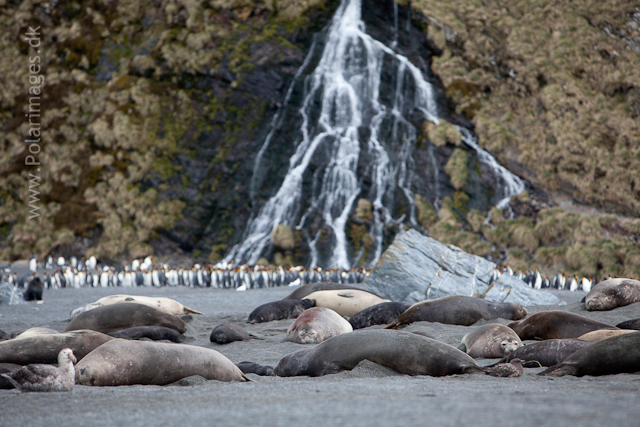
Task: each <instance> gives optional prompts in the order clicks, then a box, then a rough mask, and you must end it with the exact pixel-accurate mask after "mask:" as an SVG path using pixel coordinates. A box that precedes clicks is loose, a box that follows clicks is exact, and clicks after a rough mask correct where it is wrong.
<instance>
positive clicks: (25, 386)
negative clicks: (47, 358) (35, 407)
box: [1, 348, 77, 391]
mask: <svg viewBox="0 0 640 427" xmlns="http://www.w3.org/2000/svg"><path fill="white" fill-rule="evenodd" d="M75 362H77V360H76V357H75V356H74V355H73V351H71V349H70V348H64V349H62V350H60V353H59V354H58V366H52V365H40V364H32V365H27V366H23V367H22V368H20V369H18V370H17V371H16V372H14V373H13V374H11V375H8V374H1V375H2V376H3V377H4V378H6V379H7V380H8V381H10V382H11V383H12V384H13V385H14V386H15V388H17V389H19V390H20V391H71V390H73V386H74V384H75V370H74V369H73V364H74V363H75Z"/></svg>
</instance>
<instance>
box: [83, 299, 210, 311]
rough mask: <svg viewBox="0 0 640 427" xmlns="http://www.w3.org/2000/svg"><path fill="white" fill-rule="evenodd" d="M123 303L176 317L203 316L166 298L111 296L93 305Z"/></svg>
mask: <svg viewBox="0 0 640 427" xmlns="http://www.w3.org/2000/svg"><path fill="white" fill-rule="evenodd" d="M122 302H134V303H137V304H145V305H148V306H149V307H153V308H155V309H157V310H160V311H163V312H165V313H168V314H173V315H174V316H183V315H185V314H202V313H201V312H199V311H197V310H194V309H192V308H189V307H187V306H185V305H182V304H180V303H179V302H178V301H176V300H173V299H171V298H164V297H143V296H139V295H122V294H119V295H109V296H106V297H103V298H100V299H99V300H98V301H95V302H93V303H92V304H97V305H100V306H103V307H104V306H106V305H111V304H119V303H122Z"/></svg>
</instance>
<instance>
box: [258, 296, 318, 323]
mask: <svg viewBox="0 0 640 427" xmlns="http://www.w3.org/2000/svg"><path fill="white" fill-rule="evenodd" d="M315 305H316V301H315V300H312V299H304V300H280V301H273V302H268V303H266V304H262V305H261V306H259V307H257V308H256V309H255V310H253V311H252V312H251V314H249V323H263V322H271V321H272V320H283V319H295V318H296V317H298V316H299V315H300V313H302V312H303V311H305V310H306V309H308V308H311V307H315Z"/></svg>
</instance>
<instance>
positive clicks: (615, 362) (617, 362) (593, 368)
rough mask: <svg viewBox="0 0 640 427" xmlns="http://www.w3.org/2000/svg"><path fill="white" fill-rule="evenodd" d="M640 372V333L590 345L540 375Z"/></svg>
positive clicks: (594, 374) (558, 375)
mask: <svg viewBox="0 0 640 427" xmlns="http://www.w3.org/2000/svg"><path fill="white" fill-rule="evenodd" d="M639 371H640V332H634V333H631V334H624V335H618V336H617V337H611V338H607V339H606V340H602V341H599V342H597V343H595V344H591V345H590V346H589V347H586V348H583V349H582V350H578V351H576V352H575V353H573V354H572V355H571V356H569V357H567V358H566V359H565V360H564V361H563V362H561V363H559V364H557V365H554V366H552V367H550V368H548V369H546V370H544V371H542V372H540V373H539V374H538V375H542V376H552V377H561V376H564V375H575V376H577V377H581V376H583V375H593V376H598V375H615V374H625V373H633V372H639Z"/></svg>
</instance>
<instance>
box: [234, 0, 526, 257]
mask: <svg viewBox="0 0 640 427" xmlns="http://www.w3.org/2000/svg"><path fill="white" fill-rule="evenodd" d="M398 26H399V25H398V12H397V5H396V4H395V2H394V29H393V30H394V40H393V43H392V44H391V46H390V47H389V46H386V45H385V44H383V43H381V42H380V41H378V40H375V39H373V38H372V37H371V36H369V35H368V34H367V33H366V32H365V24H364V22H363V21H362V19H361V0H342V1H341V3H340V5H339V7H338V10H337V11H336V13H335V15H334V17H333V18H332V20H331V22H330V24H329V28H328V30H327V32H326V36H325V43H324V46H323V47H321V48H322V49H323V50H322V54H321V56H320V59H319V61H318V64H317V66H316V68H315V69H314V70H313V72H312V73H311V74H309V75H308V76H306V77H305V81H304V99H303V101H302V105H301V107H300V109H299V110H298V111H297V114H299V119H301V125H300V129H299V133H298V135H295V136H294V137H295V140H294V141H293V147H294V153H293V155H292V156H291V158H290V160H289V164H288V169H287V172H286V175H285V177H284V180H283V182H282V184H281V186H280V188H279V189H278V190H277V192H276V193H275V195H273V196H272V197H271V198H270V199H269V200H268V201H267V202H266V203H265V204H264V206H262V207H261V208H260V210H259V212H258V213H257V214H256V215H255V216H254V217H252V218H251V220H250V222H249V224H248V226H247V228H246V230H245V233H244V236H243V241H242V242H241V243H239V244H238V245H236V246H234V247H233V248H232V249H231V251H230V252H229V253H228V254H227V256H226V258H225V260H226V261H229V260H231V259H235V260H236V261H237V262H247V263H249V264H251V265H253V264H255V263H256V262H257V261H258V259H259V257H260V256H261V255H262V254H263V252H264V251H265V249H267V248H268V246H269V245H270V243H271V234H272V233H273V232H274V231H275V230H276V228H277V227H278V225H279V224H285V225H287V226H288V227H290V228H294V229H296V230H301V231H302V235H303V236H304V238H305V239H306V241H307V244H308V246H309V249H310V256H311V261H310V264H311V267H315V266H316V265H318V264H323V266H325V267H337V268H343V269H348V268H350V267H351V263H350V256H349V253H348V241H347V240H348V239H347V235H346V231H345V227H346V224H347V220H348V218H349V214H350V212H351V211H352V208H353V205H354V202H355V201H356V199H357V198H358V196H360V194H361V192H362V190H363V188H362V181H363V179H365V178H366V180H367V182H369V183H370V187H369V188H368V195H363V196H362V197H366V198H367V199H369V200H370V201H371V203H372V207H373V213H372V216H373V222H372V224H371V227H370V233H371V236H372V238H373V245H374V246H373V250H372V253H373V256H372V260H373V261H372V264H375V263H376V262H377V261H378V259H379V258H380V256H381V255H382V250H383V249H384V248H383V231H384V227H385V225H387V224H390V223H400V222H404V221H408V222H409V223H410V224H412V225H416V224H417V222H416V215H415V206H414V194H413V192H412V190H411V183H412V180H413V174H414V161H413V157H412V155H413V151H414V148H415V145H416V140H417V136H418V131H417V130H416V128H415V126H414V125H413V124H412V123H411V120H410V116H411V114H413V113H415V112H419V114H421V115H422V116H423V118H424V119H426V120H430V121H432V122H434V123H437V122H438V111H437V108H436V104H435V101H434V98H433V91H432V87H431V84H430V83H429V82H427V81H426V80H425V78H424V76H423V74H422V72H421V71H420V69H418V68H417V67H416V66H414V65H413V64H412V63H411V62H410V61H409V60H408V59H407V58H406V57H404V56H402V55H400V54H398V53H396V52H395V50H394V49H395V47H396V45H397V41H398ZM317 48H320V47H318V45H316V43H315V42H314V45H313V46H312V49H311V50H310V52H309V54H308V55H307V58H306V59H305V61H304V63H303V65H302V67H301V68H300V69H299V70H298V72H297V73H296V76H295V78H294V81H293V82H292V84H291V86H290V88H289V90H288V92H287V96H286V98H285V103H284V106H283V107H282V108H281V110H280V111H279V112H278V113H277V115H276V116H275V117H274V119H273V120H272V126H271V131H270V132H269V135H268V136H267V138H266V139H265V142H264V143H263V145H262V147H261V149H260V151H259V153H258V157H257V159H256V166H255V168H254V178H253V180H252V183H251V193H252V197H253V195H254V194H255V193H256V186H257V183H258V181H259V178H257V176H258V164H259V162H260V161H261V159H262V158H263V156H264V153H265V151H266V150H267V149H268V148H269V146H270V144H273V143H274V141H272V139H273V137H274V134H275V131H276V129H277V128H278V127H279V126H281V124H282V122H283V120H284V111H285V107H286V106H287V103H288V102H289V100H290V96H291V92H292V90H293V87H294V85H295V84H296V83H297V82H298V81H299V78H300V77H301V75H302V74H303V70H306V68H307V67H308V66H309V63H310V62H311V60H310V58H312V57H315V55H316V54H317V52H315V49H317ZM383 70H384V71H385V75H388V76H391V80H392V81H391V83H389V82H385V83H384V84H383V86H384V85H387V86H388V87H387V86H384V87H381V79H382V74H383ZM381 90H382V91H383V93H382V94H381ZM363 128H364V129H366V130H367V131H366V132H364V135H366V137H363V132H362V129H363ZM460 130H461V132H462V135H463V138H464V142H465V143H466V144H467V145H468V146H469V147H471V148H473V149H474V150H476V152H477V153H478V156H479V158H480V159H481V161H483V162H485V163H487V164H488V165H489V166H490V167H492V168H494V169H496V170H498V171H504V174H505V176H506V175H507V174H509V172H508V171H507V170H506V169H504V168H502V167H501V166H500V165H499V164H497V162H496V161H495V159H493V157H491V156H490V155H489V154H488V153H487V152H486V151H484V150H482V149H481V148H479V147H478V146H477V144H476V143H475V139H473V137H472V135H471V133H470V132H468V131H467V130H466V129H464V128H460ZM278 143H279V144H289V142H286V141H278ZM474 144H475V145H474ZM363 156H364V157H363ZM430 156H431V158H432V159H434V158H433V152H431V153H430ZM485 157H486V159H485ZM362 158H364V159H366V160H365V162H368V163H367V164H366V167H365V168H364V176H358V164H359V161H361V159H362ZM491 162H493V163H491ZM318 163H319V164H321V166H320V167H319V166H318V165H317V164H318ZM361 163H364V162H362V161H361ZM433 163H434V164H435V160H433ZM314 164H315V166H314ZM500 168H501V169H500ZM437 173H438V172H437V171H434V174H435V175H436V176H437ZM499 173H502V172H499ZM509 175H510V174H509ZM500 176H502V175H500ZM511 176H512V175H511ZM503 181H504V182H505V183H507V186H509V185H510V183H511V182H512V181H513V182H516V178H515V177H514V178H513V179H511V178H510V180H508V179H506V178H504V179H503ZM305 182H307V183H309V182H311V189H312V190H311V194H305V198H304V200H303V194H302V192H303V185H304V183H305ZM517 182H519V183H520V184H518V185H521V184H522V181H520V180H519V179H518V180H517ZM436 185H437V184H436ZM516 187H517V185H516V184H514V188H513V189H511V187H509V188H508V189H507V190H506V194H508V195H511V194H514V192H515V191H517V188H519V187H517V188H516ZM396 190H399V191H400V192H401V193H399V194H402V196H403V198H404V199H405V200H406V204H407V206H408V210H406V212H405V213H404V214H402V215H400V217H399V218H393V217H392V207H393V200H394V194H395V191H396ZM436 191H438V190H437V189H436ZM518 192H519V191H518ZM436 202H438V200H437V201H436ZM318 218H319V219H320V225H319V226H318V224H317V222H318ZM312 221H313V222H315V223H316V225H315V226H314V228H316V231H315V234H313V233H310V232H309V229H310V228H311V227H310V226H311V224H310V223H311V222H312ZM305 226H306V227H305ZM323 230H326V231H330V233H329V237H330V239H331V256H330V258H329V259H325V260H320V259H319V254H318V250H317V245H318V242H319V240H320V239H321V238H322V237H323ZM324 234H325V235H326V234H327V233H324ZM361 255H362V254H361V253H360V254H359V255H357V256H356V257H358V256H361Z"/></svg>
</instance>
